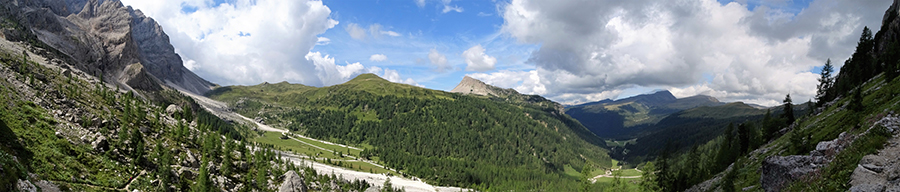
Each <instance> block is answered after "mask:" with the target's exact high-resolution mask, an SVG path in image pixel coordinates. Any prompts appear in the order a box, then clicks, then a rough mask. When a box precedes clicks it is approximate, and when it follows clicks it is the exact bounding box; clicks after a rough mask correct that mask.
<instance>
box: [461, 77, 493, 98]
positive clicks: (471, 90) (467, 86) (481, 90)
mask: <svg viewBox="0 0 900 192" xmlns="http://www.w3.org/2000/svg"><path fill="white" fill-rule="evenodd" d="M497 89H499V88H497V87H494V86H491V85H488V84H486V83H484V82H482V81H481V80H478V79H475V78H472V77H469V76H465V77H463V80H462V81H460V82H459V85H456V87H455V88H453V90H450V92H453V93H462V94H476V95H484V96H500V93H498V92H497V91H496V90H497Z"/></svg>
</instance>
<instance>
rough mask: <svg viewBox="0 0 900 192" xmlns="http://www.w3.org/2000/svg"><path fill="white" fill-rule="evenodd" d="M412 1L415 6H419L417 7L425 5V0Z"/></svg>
mask: <svg viewBox="0 0 900 192" xmlns="http://www.w3.org/2000/svg"><path fill="white" fill-rule="evenodd" d="M413 1H415V2H416V6H419V8H422V7H425V0H413Z"/></svg>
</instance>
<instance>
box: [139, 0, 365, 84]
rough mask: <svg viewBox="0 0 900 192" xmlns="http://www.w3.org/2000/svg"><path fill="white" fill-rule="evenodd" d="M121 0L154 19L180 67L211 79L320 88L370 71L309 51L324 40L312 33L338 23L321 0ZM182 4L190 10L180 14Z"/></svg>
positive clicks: (237, 82) (316, 33)
mask: <svg viewBox="0 0 900 192" xmlns="http://www.w3.org/2000/svg"><path fill="white" fill-rule="evenodd" d="M123 4H126V5H130V6H133V7H134V8H135V9H140V10H141V11H142V12H144V13H145V14H147V15H148V16H150V17H153V18H154V19H155V20H157V22H159V24H160V25H161V26H163V28H164V29H165V30H166V33H167V34H168V35H169V37H170V39H171V43H172V44H173V46H174V47H175V49H176V52H177V53H179V55H180V56H181V57H182V59H183V60H184V61H185V63H186V65H187V66H188V67H189V68H190V69H191V70H192V71H194V72H195V73H197V74H198V75H200V76H201V77H203V78H205V79H207V80H210V81H212V82H215V83H219V84H224V85H232V84H244V85H247V84H258V83H261V82H264V81H267V82H280V81H289V82H294V83H302V84H305V85H311V86H326V85H333V84H338V83H342V82H344V81H347V80H349V78H352V77H354V76H355V75H358V74H361V73H367V72H372V71H373V70H375V69H376V68H372V67H369V68H366V67H364V66H363V65H362V64H360V63H352V64H350V63H348V64H345V65H338V64H335V62H334V61H335V59H334V58H333V57H329V56H328V55H325V54H323V53H320V52H310V50H312V48H313V47H314V46H315V45H324V44H327V43H328V42H330V39H328V38H324V37H317V35H319V34H322V33H324V32H325V31H326V30H328V29H331V28H333V27H334V26H336V25H337V24H338V22H337V21H335V20H333V19H331V18H330V15H331V10H330V9H329V8H328V7H327V6H325V5H323V4H322V2H321V1H307V0H297V1H277V0H236V1H229V2H228V3H221V4H213V3H211V2H208V1H195V0H159V1H142V0H123ZM182 6H188V7H192V8H196V11H193V12H189V13H187V12H182V11H181V10H182V9H181V7H182ZM354 26H355V27H357V28H358V27H359V26H356V25H354ZM350 28H352V27H347V29H350ZM348 31H351V30H348ZM249 34H252V35H249ZM362 34H363V35H365V34H366V33H365V30H363V33H362ZM351 35H352V34H351Z"/></svg>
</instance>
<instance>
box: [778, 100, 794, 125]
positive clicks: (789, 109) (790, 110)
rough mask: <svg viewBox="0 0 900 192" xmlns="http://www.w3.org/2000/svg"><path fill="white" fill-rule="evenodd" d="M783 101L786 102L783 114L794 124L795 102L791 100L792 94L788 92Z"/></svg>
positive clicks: (789, 122) (788, 121) (788, 122)
mask: <svg viewBox="0 0 900 192" xmlns="http://www.w3.org/2000/svg"><path fill="white" fill-rule="evenodd" d="M783 102H784V113H783V114H781V115H783V116H784V118H785V119H787V124H788V125H790V124H793V123H794V120H795V119H794V103H793V101H792V100H791V94H787V96H785V97H784V101H783Z"/></svg>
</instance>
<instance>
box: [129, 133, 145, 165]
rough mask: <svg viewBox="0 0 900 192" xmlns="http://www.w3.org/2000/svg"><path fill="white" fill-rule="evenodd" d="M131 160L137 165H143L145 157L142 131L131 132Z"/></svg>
mask: <svg viewBox="0 0 900 192" xmlns="http://www.w3.org/2000/svg"><path fill="white" fill-rule="evenodd" d="M131 150H132V152H131V158H132V159H134V161H133V162H134V163H135V164H141V160H142V158H141V157H143V156H144V136H143V134H141V130H140V129H132V132H131Z"/></svg>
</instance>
